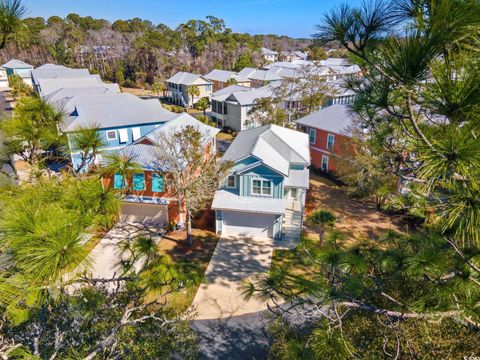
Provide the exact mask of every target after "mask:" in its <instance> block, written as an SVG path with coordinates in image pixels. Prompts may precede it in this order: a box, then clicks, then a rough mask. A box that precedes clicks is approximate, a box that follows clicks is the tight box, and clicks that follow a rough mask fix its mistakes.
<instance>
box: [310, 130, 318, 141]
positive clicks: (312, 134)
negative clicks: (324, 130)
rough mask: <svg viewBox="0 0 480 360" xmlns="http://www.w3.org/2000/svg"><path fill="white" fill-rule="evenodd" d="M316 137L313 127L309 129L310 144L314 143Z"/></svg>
mask: <svg viewBox="0 0 480 360" xmlns="http://www.w3.org/2000/svg"><path fill="white" fill-rule="evenodd" d="M316 139H317V131H316V130H315V129H310V144H315V140H316Z"/></svg>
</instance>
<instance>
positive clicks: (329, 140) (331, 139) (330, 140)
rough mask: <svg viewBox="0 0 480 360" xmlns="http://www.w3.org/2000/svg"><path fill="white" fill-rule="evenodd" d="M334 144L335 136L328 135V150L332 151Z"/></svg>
mask: <svg viewBox="0 0 480 360" xmlns="http://www.w3.org/2000/svg"><path fill="white" fill-rule="evenodd" d="M334 143H335V135H333V134H328V135H327V149H328V150H332V149H333V144H334Z"/></svg>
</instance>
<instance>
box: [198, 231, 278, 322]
mask: <svg viewBox="0 0 480 360" xmlns="http://www.w3.org/2000/svg"><path fill="white" fill-rule="evenodd" d="M273 246H274V241H273V240H272V239H268V238H247V237H222V238H221V239H220V240H219V242H218V244H217V247H216V248H215V252H214V253H213V256H212V259H211V260H210V263H209V264H208V268H207V271H206V272H205V278H206V283H205V284H202V285H201V286H200V288H199V289H198V291H197V294H196V296H195V299H194V300H193V307H194V308H195V310H196V313H197V317H196V319H197V320H205V319H220V318H230V317H233V316H239V315H245V314H251V313H256V312H259V311H262V310H265V309H266V303H264V302H261V301H258V300H256V299H252V300H250V301H245V300H244V299H243V296H242V295H241V292H242V285H243V284H244V282H245V281H248V280H249V279H252V278H253V277H254V276H255V275H257V274H261V273H264V272H266V271H268V269H269V268H270V263H271V261H272V253H273Z"/></svg>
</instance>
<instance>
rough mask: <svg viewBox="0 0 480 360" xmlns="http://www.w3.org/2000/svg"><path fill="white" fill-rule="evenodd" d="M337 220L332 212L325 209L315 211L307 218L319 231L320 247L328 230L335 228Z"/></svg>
mask: <svg viewBox="0 0 480 360" xmlns="http://www.w3.org/2000/svg"><path fill="white" fill-rule="evenodd" d="M336 219H337V218H336V217H335V215H334V214H333V213H332V212H331V211H328V210H323V209H319V210H315V211H314V212H313V213H311V214H310V215H309V216H308V217H307V221H308V222H309V223H310V224H311V225H312V226H313V227H315V228H316V229H317V231H318V234H319V236H320V246H322V244H323V240H324V239H325V233H326V231H327V229H329V228H331V227H333V225H334V224H335V221H336Z"/></svg>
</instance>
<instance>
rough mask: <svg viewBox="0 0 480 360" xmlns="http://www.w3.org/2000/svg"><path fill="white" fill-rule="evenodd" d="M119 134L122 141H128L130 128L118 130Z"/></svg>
mask: <svg viewBox="0 0 480 360" xmlns="http://www.w3.org/2000/svg"><path fill="white" fill-rule="evenodd" d="M118 134H119V135H120V142H121V143H126V142H128V130H127V129H120V130H118Z"/></svg>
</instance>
